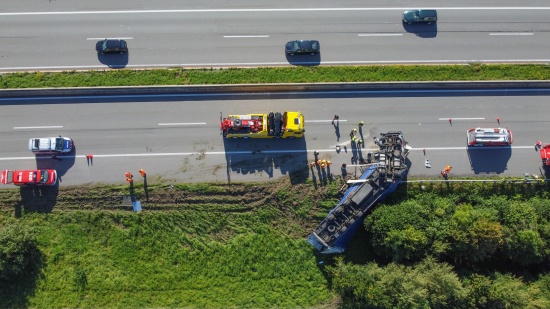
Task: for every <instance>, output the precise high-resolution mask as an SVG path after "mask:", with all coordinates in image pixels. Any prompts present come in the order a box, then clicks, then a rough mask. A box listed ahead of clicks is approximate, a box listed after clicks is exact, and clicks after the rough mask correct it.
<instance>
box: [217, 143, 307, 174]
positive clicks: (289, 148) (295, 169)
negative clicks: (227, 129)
mask: <svg viewBox="0 0 550 309" xmlns="http://www.w3.org/2000/svg"><path fill="white" fill-rule="evenodd" d="M223 145H224V149H225V159H226V163H227V181H228V183H231V174H232V173H238V174H243V175H246V174H255V173H265V174H267V175H268V176H269V178H274V171H275V170H279V172H280V173H281V174H282V175H288V176H289V177H290V181H291V183H292V184H297V183H303V182H304V181H306V179H307V178H308V176H309V171H308V168H307V149H306V141H305V138H294V139H273V138H269V139H241V138H238V139H233V138H224V140H223Z"/></svg>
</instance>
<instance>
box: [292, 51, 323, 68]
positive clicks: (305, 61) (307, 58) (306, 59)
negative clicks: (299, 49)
mask: <svg viewBox="0 0 550 309" xmlns="http://www.w3.org/2000/svg"><path fill="white" fill-rule="evenodd" d="M286 60H287V61H288V63H290V64H292V65H296V66H317V65H320V64H321V53H316V54H313V55H309V54H306V55H293V56H291V55H288V54H287V55H286Z"/></svg>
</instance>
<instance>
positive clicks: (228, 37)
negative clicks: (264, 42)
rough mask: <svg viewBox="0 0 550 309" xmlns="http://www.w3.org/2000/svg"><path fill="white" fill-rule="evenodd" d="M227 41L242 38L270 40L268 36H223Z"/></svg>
mask: <svg viewBox="0 0 550 309" xmlns="http://www.w3.org/2000/svg"><path fill="white" fill-rule="evenodd" d="M223 37H224V38H226V39H233V38H236V39H241V38H268V37H269V35H267V34H258V35H224V36H223Z"/></svg>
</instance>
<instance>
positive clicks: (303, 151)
mask: <svg viewBox="0 0 550 309" xmlns="http://www.w3.org/2000/svg"><path fill="white" fill-rule="evenodd" d="M501 148H503V147H474V148H473V149H475V150H489V149H501ZM504 148H506V147H504ZM511 148H513V149H533V148H534V146H512V147H511ZM424 149H425V150H430V151H434V150H466V149H467V147H425V148H412V149H411V151H423V150H424ZM361 150H363V151H368V150H373V151H376V150H378V149H377V148H372V149H369V148H362V149H361ZM315 151H318V152H334V151H335V150H334V149H333V148H332V149H316V150H296V149H286V150H265V151H227V152H225V151H210V152H167V153H150V152H148V153H125V154H94V159H96V158H124V157H169V156H172V157H174V156H194V155H239V154H243V155H250V154H252V155H253V154H288V153H313V152H315ZM340 152H342V153H346V152H345V151H344V150H343V149H342V150H341V151H340ZM351 152H352V150H351V149H349V150H348V153H351ZM57 157H58V158H60V159H69V158H86V155H76V156H63V155H61V156H57ZM17 160H19V161H21V160H52V158H51V157H50V156H36V157H5V158H0V161H17Z"/></svg>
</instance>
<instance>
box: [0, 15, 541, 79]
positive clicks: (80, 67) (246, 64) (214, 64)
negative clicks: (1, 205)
mask: <svg viewBox="0 0 550 309" xmlns="http://www.w3.org/2000/svg"><path fill="white" fill-rule="evenodd" d="M0 16H1V14H0ZM478 62H482V63H548V62H550V59H457V60H450V59H446V60H397V61H390V60H380V61H374V60H373V61H368V60H357V61H322V64H324V65H357V64H465V65H469V64H471V63H478ZM300 64H302V65H306V64H315V65H318V64H319V63H318V62H301V63H300ZM278 65H281V66H288V62H211V63H161V64H151V63H150V64H128V65H126V66H124V67H125V68H165V67H189V68H202V67H207V68H210V67H226V66H235V67H256V66H278ZM104 68H107V66H105V65H78V66H76V65H72V66H35V67H1V66H0V71H22V70H89V69H104Z"/></svg>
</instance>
